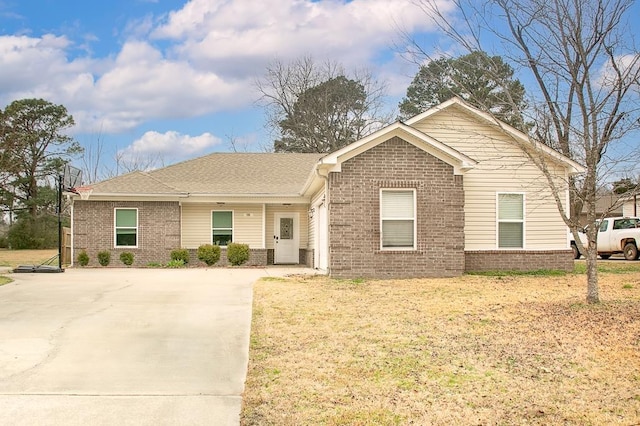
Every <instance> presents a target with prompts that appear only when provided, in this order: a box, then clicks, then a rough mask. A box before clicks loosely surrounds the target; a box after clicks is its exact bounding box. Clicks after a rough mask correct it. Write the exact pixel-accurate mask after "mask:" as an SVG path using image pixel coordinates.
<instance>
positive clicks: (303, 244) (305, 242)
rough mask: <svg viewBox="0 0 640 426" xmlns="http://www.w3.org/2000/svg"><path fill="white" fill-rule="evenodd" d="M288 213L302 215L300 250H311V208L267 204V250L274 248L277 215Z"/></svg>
mask: <svg viewBox="0 0 640 426" xmlns="http://www.w3.org/2000/svg"><path fill="white" fill-rule="evenodd" d="M287 212H297V213H300V248H301V249H306V248H309V206H308V205H307V204H292V205H289V206H283V205H282V204H267V223H266V228H267V238H266V242H267V248H268V249H272V248H273V235H274V224H275V213H287Z"/></svg>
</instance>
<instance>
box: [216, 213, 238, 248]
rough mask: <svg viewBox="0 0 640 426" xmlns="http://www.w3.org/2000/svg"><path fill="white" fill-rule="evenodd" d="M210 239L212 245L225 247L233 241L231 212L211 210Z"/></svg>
mask: <svg viewBox="0 0 640 426" xmlns="http://www.w3.org/2000/svg"><path fill="white" fill-rule="evenodd" d="M211 241H212V242H213V244H214V245H217V246H220V247H225V246H227V245H228V244H229V243H230V242H233V212H232V211H213V212H211Z"/></svg>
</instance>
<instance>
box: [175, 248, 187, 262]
mask: <svg viewBox="0 0 640 426" xmlns="http://www.w3.org/2000/svg"><path fill="white" fill-rule="evenodd" d="M171 260H182V262H183V264H184V265H186V264H187V263H189V250H187V249H175V250H172V251H171Z"/></svg>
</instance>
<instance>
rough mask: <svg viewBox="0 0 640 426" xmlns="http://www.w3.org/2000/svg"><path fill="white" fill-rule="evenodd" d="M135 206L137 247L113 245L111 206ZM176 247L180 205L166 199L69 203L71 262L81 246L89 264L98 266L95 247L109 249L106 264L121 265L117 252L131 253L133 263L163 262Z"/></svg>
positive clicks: (112, 210)
mask: <svg viewBox="0 0 640 426" xmlns="http://www.w3.org/2000/svg"><path fill="white" fill-rule="evenodd" d="M116 207H124V208H137V209H138V248H117V249H116V248H114V214H115V213H114V209H115V208H116ZM179 247H180V206H179V204H178V203H177V202H168V201H82V200H75V201H74V203H73V249H74V256H75V259H74V262H76V259H77V256H78V253H80V251H82V250H85V251H86V252H87V254H88V255H89V259H90V263H89V266H98V265H99V263H98V259H97V254H98V252H99V251H103V250H108V251H109V252H111V264H110V266H123V265H122V263H121V262H120V253H122V252H125V251H128V252H131V253H133V254H134V256H135V258H134V264H133V266H146V265H148V264H149V263H151V262H155V263H166V262H168V261H169V260H170V254H171V250H173V249H176V248H179Z"/></svg>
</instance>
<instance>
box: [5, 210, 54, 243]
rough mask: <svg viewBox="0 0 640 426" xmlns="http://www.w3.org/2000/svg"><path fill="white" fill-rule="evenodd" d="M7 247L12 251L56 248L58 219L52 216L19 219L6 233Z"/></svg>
mask: <svg viewBox="0 0 640 426" xmlns="http://www.w3.org/2000/svg"><path fill="white" fill-rule="evenodd" d="M7 245H8V246H10V247H11V248H12V249H14V250H22V249H47V248H56V247H58V219H57V218H55V217H52V216H41V217H37V218H33V217H31V216H25V217H21V218H19V219H18V220H17V221H16V222H15V223H14V224H13V225H12V226H11V228H9V231H8V232H7Z"/></svg>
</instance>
